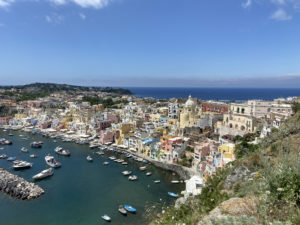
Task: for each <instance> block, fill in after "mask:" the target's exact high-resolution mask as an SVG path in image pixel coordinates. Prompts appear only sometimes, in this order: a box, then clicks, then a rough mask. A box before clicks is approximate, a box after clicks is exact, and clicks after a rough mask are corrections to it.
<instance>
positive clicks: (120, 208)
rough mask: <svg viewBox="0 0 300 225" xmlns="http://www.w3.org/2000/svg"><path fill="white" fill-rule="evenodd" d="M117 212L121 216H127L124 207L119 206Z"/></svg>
mask: <svg viewBox="0 0 300 225" xmlns="http://www.w3.org/2000/svg"><path fill="white" fill-rule="evenodd" d="M119 212H120V213H121V214H122V215H125V216H127V211H126V209H125V208H124V206H122V205H120V206H119Z"/></svg>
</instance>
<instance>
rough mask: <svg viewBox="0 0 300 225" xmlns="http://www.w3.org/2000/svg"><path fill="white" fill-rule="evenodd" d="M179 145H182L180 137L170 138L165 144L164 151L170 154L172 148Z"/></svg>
mask: <svg viewBox="0 0 300 225" xmlns="http://www.w3.org/2000/svg"><path fill="white" fill-rule="evenodd" d="M181 143H182V139H181V138H180V137H174V138H170V139H169V140H167V143H166V145H165V150H166V151H168V152H169V153H172V152H173V147H174V146H175V145H178V144H181Z"/></svg>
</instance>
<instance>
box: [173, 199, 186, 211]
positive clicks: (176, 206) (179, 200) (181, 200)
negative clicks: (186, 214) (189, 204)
mask: <svg viewBox="0 0 300 225" xmlns="http://www.w3.org/2000/svg"><path fill="white" fill-rule="evenodd" d="M185 201H186V200H185V198H184V197H180V198H178V199H177V200H176V202H175V208H176V209H178V208H179V207H180V205H182V204H183V203H185Z"/></svg>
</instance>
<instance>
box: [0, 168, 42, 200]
mask: <svg viewBox="0 0 300 225" xmlns="http://www.w3.org/2000/svg"><path fill="white" fill-rule="evenodd" d="M0 191H2V192H4V193H6V194H8V195H10V196H12V197H14V198H18V199H22V200H31V199H35V198H38V197H39V196H41V195H42V194H44V193H45V191H44V190H43V189H42V188H41V187H39V186H38V185H36V184H34V183H30V182H28V181H26V180H25V179H23V178H21V177H19V176H16V175H14V174H11V173H10V172H8V171H6V170H4V169H2V168H0Z"/></svg>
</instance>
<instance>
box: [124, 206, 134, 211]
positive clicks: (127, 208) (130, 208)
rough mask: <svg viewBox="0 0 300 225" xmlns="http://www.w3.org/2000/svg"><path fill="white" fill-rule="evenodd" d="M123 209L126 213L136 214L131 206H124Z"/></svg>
mask: <svg viewBox="0 0 300 225" xmlns="http://www.w3.org/2000/svg"><path fill="white" fill-rule="evenodd" d="M124 208H125V209H126V210H127V211H128V212H131V213H135V212H136V209H135V208H133V207H132V206H131V205H124Z"/></svg>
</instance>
